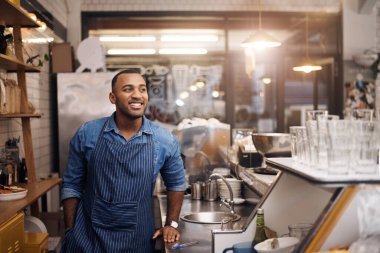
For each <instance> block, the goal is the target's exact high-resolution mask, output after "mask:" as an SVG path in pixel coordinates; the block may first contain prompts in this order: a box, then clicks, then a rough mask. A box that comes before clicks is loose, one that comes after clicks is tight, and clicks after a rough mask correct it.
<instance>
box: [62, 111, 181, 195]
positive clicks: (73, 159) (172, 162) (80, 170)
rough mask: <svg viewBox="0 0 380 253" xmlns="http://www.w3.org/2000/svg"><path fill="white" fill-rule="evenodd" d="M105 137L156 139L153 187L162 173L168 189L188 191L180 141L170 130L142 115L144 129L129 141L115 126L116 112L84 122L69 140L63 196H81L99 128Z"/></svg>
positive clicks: (116, 140) (124, 141) (134, 140)
mask: <svg viewBox="0 0 380 253" xmlns="http://www.w3.org/2000/svg"><path fill="white" fill-rule="evenodd" d="M107 120H108V121H109V122H108V125H107V126H106V127H105V128H104V129H103V131H104V135H103V136H104V137H105V138H107V139H108V140H111V141H115V142H118V143H121V144H127V143H129V142H132V143H146V142H147V137H146V136H147V135H152V137H153V141H154V173H153V179H152V190H153V189H154V185H155V183H156V178H157V176H158V173H160V174H161V176H162V179H163V180H164V183H165V186H166V189H167V190H168V191H185V190H186V181H185V171H184V168H183V163H182V159H181V156H180V147H179V144H178V140H177V139H176V137H175V136H173V135H172V134H171V133H170V132H169V131H168V130H166V129H164V128H162V127H160V126H158V125H157V124H155V123H154V122H152V121H150V120H148V119H147V118H146V117H145V116H143V124H142V127H141V129H140V130H139V131H138V132H137V133H136V135H135V136H133V137H132V138H131V139H129V140H126V139H125V138H124V137H123V136H122V134H121V132H120V130H119V129H118V128H117V126H116V122H115V120H114V114H112V115H111V116H109V117H105V118H101V119H96V120H93V121H89V122H87V123H85V124H83V125H82V126H81V127H80V128H79V129H78V130H77V132H76V133H75V135H74V136H73V138H72V139H71V141H70V148H69V158H68V163H67V167H66V171H65V174H64V177H63V184H62V192H61V199H62V200H64V199H67V198H81V197H82V193H83V190H84V186H85V183H86V169H87V164H89V161H90V158H91V155H92V152H93V150H94V148H95V145H96V143H97V140H98V137H99V136H100V131H101V130H102V128H103V126H104V124H105V122H106V121H107Z"/></svg>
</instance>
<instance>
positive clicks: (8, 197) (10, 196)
mask: <svg viewBox="0 0 380 253" xmlns="http://www.w3.org/2000/svg"><path fill="white" fill-rule="evenodd" d="M27 193H28V190H26V189H25V191H20V192H14V193H5V194H0V201H10V200H16V199H22V198H25V196H26V194H27Z"/></svg>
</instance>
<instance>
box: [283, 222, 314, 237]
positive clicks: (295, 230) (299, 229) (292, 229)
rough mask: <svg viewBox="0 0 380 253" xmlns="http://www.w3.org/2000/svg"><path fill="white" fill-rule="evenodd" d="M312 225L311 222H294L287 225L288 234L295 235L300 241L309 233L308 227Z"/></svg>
mask: <svg viewBox="0 0 380 253" xmlns="http://www.w3.org/2000/svg"><path fill="white" fill-rule="evenodd" d="M312 227H313V224H311V223H294V224H290V225H288V229H289V236H291V237H297V238H298V239H300V241H302V239H303V238H304V237H305V236H306V235H307V234H308V233H309V231H310V229H311V228H312Z"/></svg>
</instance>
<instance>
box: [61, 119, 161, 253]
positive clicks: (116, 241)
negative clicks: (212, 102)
mask: <svg viewBox="0 0 380 253" xmlns="http://www.w3.org/2000/svg"><path fill="white" fill-rule="evenodd" d="M107 122H108V121H107ZM106 124H107V123H105V125H104V127H103V129H102V131H101V136H100V137H99V139H98V141H97V143H96V145H95V149H94V151H93V154H92V156H91V159H90V162H89V167H88V168H89V169H88V170H87V173H88V175H87V182H86V186H85V187H86V188H85V192H84V194H83V197H82V200H81V201H80V202H79V205H78V209H77V214H76V220H75V225H74V227H73V228H72V229H71V230H69V232H68V234H67V235H66V237H65V239H64V242H63V245H62V249H63V251H62V252H68V253H74V252H75V253H78V252H123V253H128V252H131V253H132V252H133V253H150V252H152V251H153V249H154V247H153V246H154V244H153V243H154V241H153V240H152V236H153V233H154V221H153V214H152V202H151V201H152V196H151V194H152V178H153V157H154V154H153V150H154V148H153V140H152V136H151V135H146V137H147V140H148V141H147V143H144V144H140V143H137V144H136V143H127V144H120V143H117V142H113V141H110V140H107V139H106V138H105V137H104V136H103V130H104V128H105V126H106Z"/></svg>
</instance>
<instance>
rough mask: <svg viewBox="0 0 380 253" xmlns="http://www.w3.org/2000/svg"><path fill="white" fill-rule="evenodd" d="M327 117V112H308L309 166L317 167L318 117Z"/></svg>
mask: <svg viewBox="0 0 380 253" xmlns="http://www.w3.org/2000/svg"><path fill="white" fill-rule="evenodd" d="M321 115H323V116H327V115H328V112H327V110H310V111H306V130H307V138H308V142H309V143H308V144H309V153H310V159H309V165H310V167H312V168H313V167H315V166H316V165H317V147H318V124H317V117H318V116H321Z"/></svg>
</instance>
